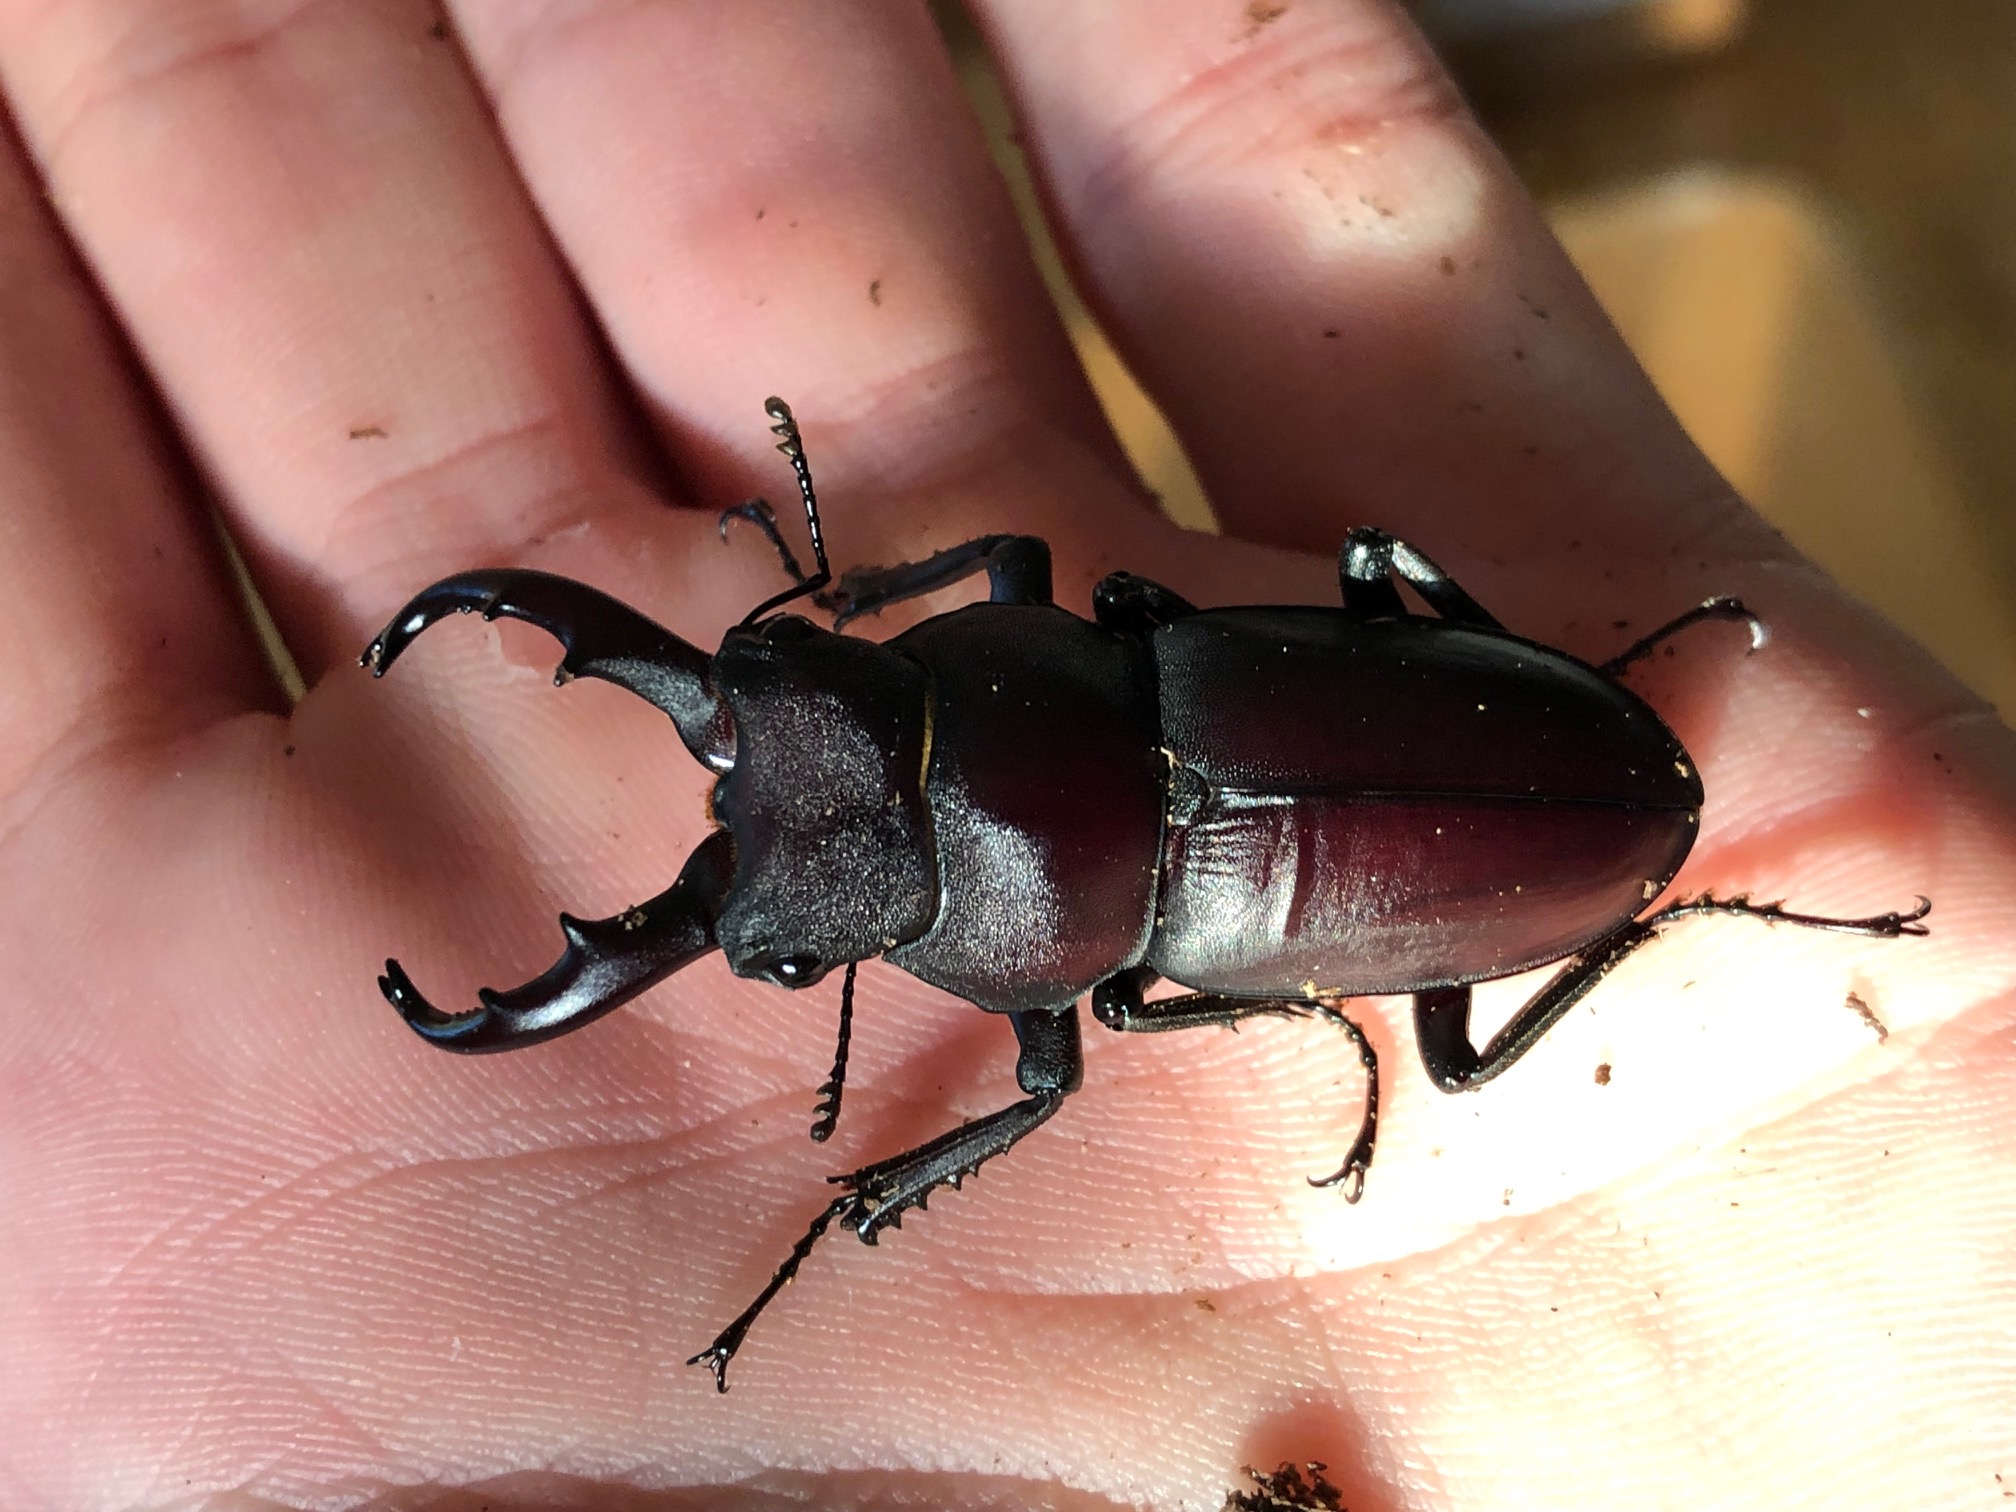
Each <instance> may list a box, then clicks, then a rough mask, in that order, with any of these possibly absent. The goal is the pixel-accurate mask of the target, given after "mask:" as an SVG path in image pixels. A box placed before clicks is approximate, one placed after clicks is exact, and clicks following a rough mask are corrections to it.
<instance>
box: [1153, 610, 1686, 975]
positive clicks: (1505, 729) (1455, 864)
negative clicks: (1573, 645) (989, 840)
mask: <svg viewBox="0 0 2016 1512" xmlns="http://www.w3.org/2000/svg"><path fill="white" fill-rule="evenodd" d="M1155 652H1156V663H1157V670H1158V672H1159V674H1160V704H1161V716H1162V729H1163V742H1164V745H1165V747H1166V753H1167V757H1168V759H1169V760H1170V762H1171V763H1172V766H1173V768H1174V770H1173V774H1172V783H1171V788H1172V798H1171V806H1170V814H1169V828H1168V832H1167V835H1166V837H1165V840H1164V849H1163V869H1162V888H1161V899H1160V909H1159V913H1158V918H1157V921H1156V932H1155V937H1154V940H1153V941H1152V943H1151V945H1150V947H1149V955H1148V963H1149V964H1150V965H1151V966H1153V967H1154V968H1155V969H1156V970H1157V971H1159V972H1161V973H1162V974H1163V975H1164V976H1166V977H1168V978H1170V979H1171V980H1173V981H1177V982H1181V983H1183V984H1184V985H1186V986H1190V987H1194V988H1198V989H1200V990H1206V991H1216V992H1227V993H1236V994H1244V995H1258V994H1264V993H1270V992H1293V991H1297V990H1300V989H1302V988H1303V987H1305V986H1306V985H1307V984H1310V983H1314V984H1315V985H1316V986H1317V987H1319V988H1323V989H1326V990H1336V991H1338V992H1342V993H1369V992H1397V991H1409V990H1413V989H1415V988H1419V987H1423V986H1441V985H1451V984H1454V983H1457V982H1468V981H1480V980H1483V979H1485V978H1488V977H1494V976H1503V975H1507V974H1509V973H1511V972H1514V971H1519V970H1523V969H1525V968H1526V967H1529V966H1535V965H1539V964H1542V963H1544V962H1547V961H1554V960H1559V959H1561V958H1562V957H1564V956H1566V955H1570V954H1572V953H1574V952H1575V951H1576V950H1578V949H1580V948H1581V947H1582V946H1584V945H1587V944H1589V943H1590V942H1592V941H1594V940H1596V939H1600V938H1601V937H1602V936H1604V935H1606V934H1608V933H1610V932H1611V931H1612V930H1614V929H1615V928H1616V927H1617V926H1618V925H1620V924H1622V923H1623V922H1625V921H1626V920H1627V919H1630V918H1631V917H1633V916H1634V915H1635V914H1637V913H1638V912H1639V911H1641V910H1642V909H1643V908H1644V906H1645V905H1646V904H1647V903H1648V902H1650V901H1651V899H1652V897H1653V896H1654V895H1655V894H1656V893H1657V892H1658V891H1659V890H1660V889H1662V888H1663V887H1664V886H1665V885H1666V883H1667V882H1668V881H1670V880H1671V879H1672V876H1673V874H1674V873H1675V872H1676V871H1677V870H1678V869H1679V867H1680V863H1681V861H1682V860H1684V859H1685V857H1686V855H1687V851H1688V849H1689V847H1690V846H1691V845H1692V843H1693V837H1694V831H1695V825H1696V820H1697V817H1698V812H1699V808H1700V803H1701V787H1700V782H1699V780H1698V778H1696V776H1695V775H1694V771H1693V767H1692V765H1691V763H1690V762H1689V761H1688V759H1687V755H1686V752H1685V751H1684V750H1683V749H1682V747H1681V746H1680V743H1679V742H1678V741H1677V740H1676V739H1675V738H1674V736H1673V734H1672V732H1671V731H1669V730H1668V729H1667V728H1666V726H1665V725H1664V723H1663V722H1662V721H1661V720H1660V719H1659V717H1658V716H1657V715H1656V714H1655V713H1654V712H1653V711H1652V710H1651V708H1649V707H1648V706H1647V705H1646V704H1645V703H1644V702H1642V701H1641V700H1640V699H1638V698H1637V697H1636V696H1635V695H1633V694H1632V693H1630V692H1629V691H1627V690H1626V689H1624V688H1621V687H1619V686H1617V685H1616V684H1615V683H1612V682H1611V681H1609V680H1608V679H1607V678H1604V677H1603V676H1601V675H1600V674H1599V673H1597V672H1596V671H1595V670H1594V669H1592V668H1590V667H1587V666H1585V665H1584V664H1582V663H1581V662H1578V661H1575V660H1574V659H1573V658H1572V657H1568V656H1565V655H1563V654H1562V653H1560V652H1558V651H1553V650H1550V649H1548V648H1546V647H1543V646H1536V645H1533V644H1531V643H1530V642H1526V641H1522V640H1519V639H1517V638H1515V637H1512V636H1508V635H1502V634H1497V633H1493V632H1490V631H1484V630H1478V629H1474V628H1471V627H1467V626H1461V625H1453V624H1449V623H1447V622H1444V621H1437V620H1419V619H1407V620H1395V621H1384V622H1378V623H1373V624H1363V623H1355V622H1353V621H1351V620H1350V619H1349V618H1348V617H1346V616H1345V615H1343V614H1341V613H1339V612H1337V611H1335V610H1323V609H1295V608H1259V609H1230V610H1215V611H1210V612H1207V613H1202V614H1198V615H1195V616H1192V617H1190V618H1187V619H1184V620H1181V621H1178V622H1177V623H1176V624H1174V625H1171V626H1170V627H1168V628H1167V629H1165V630H1163V631H1160V632H1158V634H1157V636H1156V638H1155ZM1480 753H1481V755H1480Z"/></svg>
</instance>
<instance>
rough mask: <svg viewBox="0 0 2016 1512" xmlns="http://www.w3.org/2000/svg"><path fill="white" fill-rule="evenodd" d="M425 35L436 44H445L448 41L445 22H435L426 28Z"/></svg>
mask: <svg viewBox="0 0 2016 1512" xmlns="http://www.w3.org/2000/svg"><path fill="white" fill-rule="evenodd" d="M427 35H428V36H430V37H432V38H433V39H434V40H435V41H436V42H446V41H447V40H448V23H447V22H446V21H436V22H435V23H434V24H433V25H432V26H430V27H428V28H427Z"/></svg>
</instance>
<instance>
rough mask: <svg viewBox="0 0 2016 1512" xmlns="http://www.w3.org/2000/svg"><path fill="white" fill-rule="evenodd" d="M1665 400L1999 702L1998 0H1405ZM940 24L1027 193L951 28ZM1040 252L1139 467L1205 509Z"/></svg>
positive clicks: (2004, 564) (2008, 85)
mask: <svg viewBox="0 0 2016 1512" xmlns="http://www.w3.org/2000/svg"><path fill="white" fill-rule="evenodd" d="M1413 9H1414V10H1415V11H1416V13H1417V15H1418V17H1419V19H1420V20H1421V21H1422V22H1423V24H1424V25H1425V26H1427V27H1428V28H1429V30H1430V32H1431V35H1433V36H1434V37H1435V39H1436V41H1437V43H1438V45H1440V46H1442V47H1443V49H1444V51H1445V55H1446V56H1448V57H1449V59H1450V62H1451V66H1452V67H1453V68H1454V70H1455V71H1456V74H1457V77H1458V79H1459V80H1460V81H1461V82H1462V84H1463V85H1464V87H1465V89H1466V91H1467V92H1468V93H1469V94H1470V96H1471V98H1472V100H1473V102H1474V103H1475V104H1476V105H1477V107H1478V109H1479V112H1480V114H1481V115H1482V116H1483V118H1484V121H1485V124H1486V125H1487V126H1488V127H1489V128H1490V129H1491V130H1492V131H1493V133H1494V134H1495V135H1496V136H1497V138H1498V140H1499V142H1500V144H1501V145H1502V146H1503V148H1504V149H1505V151H1506V153H1507V155H1508V156H1509V157H1510V158H1511V160H1512V162H1513V165H1514V167H1515V168H1516V169H1517V170H1518V171H1519V173H1520V174H1521V176H1522V177H1523V178H1524V179H1525V180H1526V182H1527V184H1528V185H1529V187H1531V188H1532V189H1533V190H1534V192H1535V194H1536V195H1537V196H1538V197H1539V198H1540V200H1541V202H1542V204H1543V205H1544V206H1545V207H1546V209H1547V211H1548V213H1549V216H1550V218H1551V219H1552V220H1553V223H1554V225H1555V227H1556V230H1557V231H1558V233H1559V234H1560V236H1561V238H1562V241H1563V243H1564V244H1565V245H1566V246H1567V248H1568V251H1569V254H1570V255H1571V256H1572V257H1573V258H1574V259H1575V261H1576V263H1577V265H1578V266H1579V267H1580V268H1581V270H1582V272H1583V275H1584V277H1586V278H1587V279H1588V280H1589V283H1590V285H1591V287H1592V288H1594V290H1595V291H1596V294H1597V296H1598V298H1600V299H1601V300H1602V301H1603V304H1604V306H1605V308H1606V309H1608V310H1609V312H1610V315H1611V318H1612V319H1613V320H1615V321H1616V323H1617V325H1618V327H1619V329H1620V330H1621V331H1622V332H1623V333H1624V336H1625V338H1626V339H1627V340H1628V341H1629V342H1630V343H1631V345H1632V347H1633V349H1634V350H1635V351H1636V352H1637V354H1638V356H1639V359H1640V360H1641V361H1642V362H1644V364H1645V366H1646V368H1647V369H1648V371H1649V372H1650V373H1651V374H1652V377H1653V379H1654V381H1655V382H1656V383H1657V384H1658V385H1659V388H1660V391H1661V392H1662V393H1663V394H1664V395H1665V397H1666V399H1667V402H1668V403H1669V404H1671V405H1672V407H1673V409H1674V411H1675V413H1676V414H1678V415H1679V417H1680V419H1681V421H1682V423H1683V424H1684V425H1686V427H1687V428H1688V430H1689V432H1690V433H1691V434H1692V435H1693V436H1694V438H1695V440H1696V441H1697V442H1698V443H1699V444H1700V446H1701V447H1702V449H1703V450H1704V451H1705V452H1706V453H1707V454H1708V455H1709V457H1710V458H1712V459H1713V460H1714V461H1715V463H1716V465H1717V466H1718V467H1720V468H1721V470H1722V471H1723V473H1724V474H1725V475H1726V476H1727V477H1728V478H1729V479H1730V481H1731V482H1732V483H1734V484H1735V485H1736V487H1737V488H1738V489H1739V490H1740V491H1741V492H1742V493H1743V494H1744V495H1745V496H1746V497H1748V498H1749V499H1750V500H1751V502H1752V503H1753V504H1755V505H1756V507H1757V508H1758V509H1759V510H1761V511H1762V512H1763V513H1764V514H1765V515H1766V516H1767V517H1768V518H1769V519H1770V520H1771V521H1772V522H1773V523H1774V524H1775V525H1776V526H1777V527H1778V528H1779V529H1780V530H1782V531H1784V533H1785V534H1786V535H1787V536H1788V537H1790V538H1791V540H1792V541H1793V542H1794V543H1795V544H1797V545H1798V546H1799V547H1800V548H1801V549H1802V550H1804V551H1805V552H1806V553H1807V554H1808V555H1810V556H1812V557H1813V558H1815V559H1816V560H1817V561H1819V562H1820V563H1821V564H1822V565H1823V566H1825V567H1826V568H1827V569H1828V570H1829V571H1830V572H1832V573H1833V574H1834V576H1835V577H1836V578H1837V579H1839V580H1840V581H1841V582H1842V583H1844V584H1845V585H1846V586H1847V587H1848V588H1849V589H1850V590H1851V591H1853V592H1854V593H1856V594H1858V595H1859V596H1860V597H1862V598H1863V599H1864V600H1865V601H1867V602H1868V603H1870V604H1873V605H1874V606H1876V607H1877V608H1879V609H1880V610H1882V611H1883V612H1884V613H1885V614H1886V615H1888V616H1889V617H1890V618H1891V619H1892V620H1894V621H1896V622H1897V623H1898V624H1900V625H1902V626H1903V627H1904V628H1905V629H1907V630H1908V631H1910V632H1911V633H1912V634H1913V635H1914V636H1915V637H1917V639H1918V640H1920V641H1921V642H1922V643H1924V644H1925V645H1926V646H1927V647H1929V648H1930V649H1931V650H1932V651H1933V653H1934V654H1935V655H1937V656H1938V657H1939V658H1940V659H1941V660H1942V661H1943V662H1945V664H1946V665H1947V666H1948V667H1949V668H1951V669H1952V670H1953V671H1954V672H1955V673H1957V674H1958V675H1959V676H1960V677H1961V678H1963V679H1964V680H1965V681H1966V682H1968V683H1969V684H1970V685H1971V686H1972V687H1973V688H1974V689H1975V690H1976V691H1977V692H1979V693H1980V694H1982V695H1983V696H1984V697H1986V698H1987V699H1989V700H1990V701H1991V702H1993V703H1994V704H1995V705H1996V707H1997V708H1998V709H1999V710H2000V711H2001V713H2002V715H2003V717H2004V718H2005V719H2016V515H2012V512H2011V509H2010V505H2009V501H2010V500H2011V499H2012V497H2016V5H2012V4H2011V0H1925V3H1923V4H1917V5H1897V4H1895V3H1893V0H1416V3H1415V4H1414V6H1413ZM945 17H946V23H947V27H948V31H949V32H950V34H951V35H952V37H953V39H954V42H955V47H956V50H957V51H958V54H959V56H960V57H961V59H962V63H963V66H964V71H965V74H966V77H967V83H968V87H969V89H970V91H971V92H972V94H973V95H974V98H975V101H976V103H977V104H978V105H979V107H980V110H981V114H982V116H983V118H984V119H985V120H986V121H987V123H988V127H989V131H990V134H991V135H992V136H993V137H994V139H995V142H996V151H997V155H998V156H999V157H1000V159H1001V161H1002V164H1003V167H1004V168H1005V169H1006V170H1007V172H1008V175H1009V178H1010V180H1011V183H1012V184H1013V186H1014V187H1015V190H1016V193H1017V194H1018V195H1020V196H1022V200H1023V206H1024V211H1025V218H1027V219H1028V220H1030V222H1031V223H1032V224H1035V223H1036V221H1037V215H1036V210H1035V200H1034V196H1033V194H1032V193H1031V191H1030V188H1029V184H1028V181H1027V175H1026V171H1025V170H1024V169H1023V167H1022V165H1021V163H1020V161H1019V158H1018V156H1017V154H1016V152H1015V149H1014V147H1013V144H1012V140H1011V137H1010V131H1009V121H1008V112H1007V109H1006V106H1005V104H1004V102H1003V100H1002V97H1001V94H1000V91H999V87H998V85H997V84H996V83H995V82H994V80H993V79H992V78H991V76H990V75H989V74H988V72H987V69H986V65H985V63H984V60H983V59H982V57H981V54H980V52H979V49H978V47H977V46H976V45H975V44H974V42H973V39H972V36H971V33H970V31H968V30H967V29H966V28H965V26H964V23H963V21H962V20H961V19H960V17H959V16H958V15H957V13H956V12H954V11H952V10H951V8H950V7H948V8H947V10H946V12H945ZM1043 251H1044V254H1045V263H1046V267H1045V273H1046V276H1047V277H1049V278H1050V281H1051V287H1052V290H1053V291H1054V292H1055V293H1056V294H1057V296H1058V298H1059V301H1060V303H1062V304H1063V305H1064V307H1065V309H1066V312H1067V316H1068V317H1069V318H1070V323H1071V326H1072V329H1073V332H1074V335H1075V337H1076V339H1077V340H1078V343H1079V348H1080V352H1081V354H1082V356H1083V357H1084V360H1085V363H1086V366H1087V368H1088V370H1089V371H1090V372H1091V373H1092V375H1093V379H1094V382H1095V384H1096V385H1097V386H1098V388H1099V390H1100V393H1101V397H1102V398H1103V399H1104V400H1105V402H1106V404H1107V406H1108V409H1109V412H1110V413H1111V414H1112V415H1113V418H1114V421H1115V424H1116V425H1117V427H1118V428H1119V430H1120V433H1121V436H1122V439H1123V441H1124V442H1125V443H1126V444H1127V446H1128V449H1129V452H1130V454H1131V455H1132V456H1133V458H1134V460H1135V463H1136V465H1137V466H1138V467H1139V468H1140V470H1141V472H1142V475H1143V477H1144V478H1145V480H1146V481H1147V482H1148V485H1149V486H1150V487H1151V488H1153V489H1154V490H1155V491H1156V492H1157V493H1159V494H1160V495H1161V496H1162V498H1163V500H1164V503H1165V505H1166V506H1167V507H1168V508H1169V509H1170V512H1171V513H1172V514H1174V515H1175V516H1176V517H1177V518H1178V519H1180V520H1183V521H1184V522H1185V523H1188V524H1205V523H1208V521H1209V510H1208V508H1207V506H1206V505H1205V504H1204V502H1203V500H1202V498H1201V496H1200V494H1199V493H1198V490H1197V486H1196V482H1195V480H1194V478H1192V477H1191V476H1190V472H1189V469H1188V467H1187V465H1186V464H1185V463H1184V461H1183V458H1182V455H1181V453H1180V451H1179V449H1178V448H1177V447H1176V445H1175V444H1174V442H1173V440H1172V439H1171V438H1170V436H1169V434H1168V431H1167V428H1166V427H1165V426H1164V425H1163V424H1162V422H1161V419H1160V417H1159V416H1158V415H1157V414H1156V413H1155V410H1154V407H1153V406H1152V405H1151V404H1150V403H1149V402H1148V400H1147V399H1146V398H1145V396H1143V395H1142V394H1141V392H1140V390H1139V389H1138V388H1137V387H1136V386H1135V385H1134V384H1133V382H1132V380H1131V379H1130V378H1129V377H1128V376H1127V374H1126V372H1125V370H1124V368H1123V367H1122V365H1121V364H1120V362H1119V361H1118V359H1117V358H1116V357H1115V356H1114V354H1113V352H1112V350H1111V349H1110V347H1108V346H1107V344H1106V342H1105V340H1104V338H1103V337H1102V336H1101V335H1100V333H1099V332H1098V330H1097V328H1096V327H1095V326H1094V325H1093V324H1092V322H1091V321H1090V320H1089V319H1088V318H1087V317H1086V316H1085V314H1084V312H1083V309H1082V307H1080V306H1079V305H1078V304H1077V301H1076V299H1075V296H1073V295H1072V293H1071V291H1070V289H1069V286H1068V281H1067V280H1066V279H1065V278H1064V276H1063V274H1062V271H1061V269H1060V267H1059V266H1058V264H1057V262H1056V259H1055V257H1054V255H1051V254H1049V252H1048V249H1047V247H1045V248H1043Z"/></svg>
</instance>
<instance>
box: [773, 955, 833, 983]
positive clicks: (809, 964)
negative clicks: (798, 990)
mask: <svg viewBox="0 0 2016 1512" xmlns="http://www.w3.org/2000/svg"><path fill="white" fill-rule="evenodd" d="M819 968H820V961H819V957H817V956H809V955H794V956H783V957H781V958H780V959H779V960H777V961H776V962H775V963H774V964H773V965H772V966H771V967H770V970H769V973H768V975H769V977H770V980H771V981H773V982H775V983H776V984H777V985H778V986H779V987H803V986H806V985H807V984H809V983H811V982H813V981H815V980H817V979H818V977H819V976H820V975H821V974H822V973H821V972H820V969H819Z"/></svg>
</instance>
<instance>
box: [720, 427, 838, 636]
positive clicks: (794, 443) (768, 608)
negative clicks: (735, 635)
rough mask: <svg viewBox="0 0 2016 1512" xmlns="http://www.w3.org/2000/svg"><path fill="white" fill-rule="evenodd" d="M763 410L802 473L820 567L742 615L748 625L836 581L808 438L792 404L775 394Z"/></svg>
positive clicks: (801, 487) (783, 449)
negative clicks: (822, 524) (829, 560)
mask: <svg viewBox="0 0 2016 1512" xmlns="http://www.w3.org/2000/svg"><path fill="white" fill-rule="evenodd" d="M763 412H764V413H765V414H766V415H768V416H769V417H770V420H771V426H770V429H771V430H772V431H773V432H774V433H775V434H776V435H777V436H778V437H779V438H780V439H779V440H778V442H777V450H779V451H780V452H782V453H784V456H785V458H786V459H787V460H788V461H789V462H790V463H791V471H792V472H794V473H796V474H797V475H798V492H799V494H800V495H801V496H802V497H803V498H804V500H805V523H806V524H807V525H808V526H809V527H810V528H811V531H812V560H813V561H814V562H815V563H816V564H817V565H818V568H819V570H818V571H817V572H815V573H813V574H812V575H811V576H810V577H808V578H801V579H800V580H799V581H798V582H797V583H795V584H794V585H792V586H791V587H789V588H786V589H785V590H784V591H783V592H782V593H778V594H773V595H772V596H771V597H769V598H767V599H765V600H763V602H762V603H760V604H758V605H757V606H756V607H755V608H754V609H751V610H750V611H749V612H748V614H746V615H744V616H743V618H742V626H743V628H744V629H747V628H748V627H749V626H750V625H753V624H755V623H756V621H758V620H760V619H762V618H763V616H764V615H766V614H769V613H771V612H773V611H774V610H777V609H781V608H783V607H784V606H785V605H786V604H788V603H791V602H792V601H793V600H795V599H801V598H807V597H810V596H811V595H812V594H815V593H817V592H818V591H819V590H820V589H822V588H824V587H825V586H826V585H827V584H828V583H830V582H832V581H833V569H832V568H831V567H829V566H828V565H827V563H826V535H825V532H824V531H822V530H821V529H820V528H819V498H818V495H816V494H815V493H813V491H812V467H811V464H810V463H808V462H807V461H806V460H805V442H804V439H803V438H802V437H800V436H799V434H798V422H797V420H795V419H794V418H792V414H791V406H790V405H788V404H786V403H785V402H784V401H783V400H782V399H779V398H778V397H777V396H776V395H774V394H773V395H771V396H770V397H769V398H768V399H765V400H764V401H763Z"/></svg>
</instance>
